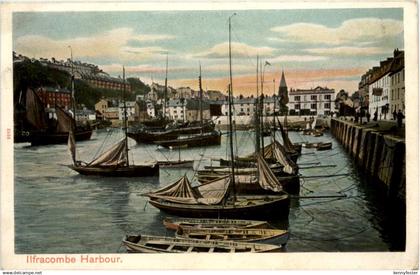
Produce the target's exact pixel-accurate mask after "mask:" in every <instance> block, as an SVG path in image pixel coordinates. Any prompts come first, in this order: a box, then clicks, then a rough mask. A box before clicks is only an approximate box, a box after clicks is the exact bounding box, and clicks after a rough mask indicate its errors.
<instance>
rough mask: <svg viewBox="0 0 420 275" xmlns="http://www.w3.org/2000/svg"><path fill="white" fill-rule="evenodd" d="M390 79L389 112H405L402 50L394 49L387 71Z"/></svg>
mask: <svg viewBox="0 0 420 275" xmlns="http://www.w3.org/2000/svg"><path fill="white" fill-rule="evenodd" d="M389 78H390V79H391V86H390V89H391V95H390V103H389V104H390V109H389V111H390V113H392V112H394V111H395V112H398V110H401V112H403V113H405V66H404V51H398V50H396V51H394V60H393V62H392V65H391V70H390V73H389Z"/></svg>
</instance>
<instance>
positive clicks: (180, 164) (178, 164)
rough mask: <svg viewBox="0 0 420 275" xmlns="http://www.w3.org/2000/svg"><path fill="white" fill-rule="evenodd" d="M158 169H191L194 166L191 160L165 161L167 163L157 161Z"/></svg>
mask: <svg viewBox="0 0 420 275" xmlns="http://www.w3.org/2000/svg"><path fill="white" fill-rule="evenodd" d="M158 164H159V166H160V167H164V168H191V167H193V166H194V161H193V160H180V161H178V160H173V161H171V160H167V161H158Z"/></svg>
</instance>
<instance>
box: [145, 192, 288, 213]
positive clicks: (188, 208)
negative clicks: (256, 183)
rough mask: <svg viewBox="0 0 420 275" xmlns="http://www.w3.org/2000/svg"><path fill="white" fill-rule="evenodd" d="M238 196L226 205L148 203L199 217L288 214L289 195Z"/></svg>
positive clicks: (156, 201)
mask: <svg viewBox="0 0 420 275" xmlns="http://www.w3.org/2000/svg"><path fill="white" fill-rule="evenodd" d="M240 198H241V197H239V196H238V201H239V203H235V205H233V204H232V203H227V204H226V205H201V204H194V205H192V204H181V203H173V202H168V201H164V200H159V199H150V200H149V203H150V204H151V205H153V206H154V207H156V208H158V209H160V210H161V211H163V212H166V213H168V214H172V215H176V216H182V217H199V218H245V219H249V218H258V219H260V218H264V217H267V218H270V219H273V218H280V217H282V218H284V217H287V216H288V215H289V203H290V200H289V196H288V195H286V194H283V195H277V196H249V197H246V198H244V197H242V198H243V200H241V199H240Z"/></svg>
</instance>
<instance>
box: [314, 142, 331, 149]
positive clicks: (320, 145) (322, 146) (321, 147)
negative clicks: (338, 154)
mask: <svg viewBox="0 0 420 275" xmlns="http://www.w3.org/2000/svg"><path fill="white" fill-rule="evenodd" d="M331 148H332V143H331V142H329V143H321V144H318V146H317V147H316V150H318V151H324V150H330V149H331Z"/></svg>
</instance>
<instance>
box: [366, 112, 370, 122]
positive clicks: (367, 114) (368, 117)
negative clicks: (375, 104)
mask: <svg viewBox="0 0 420 275" xmlns="http://www.w3.org/2000/svg"><path fill="white" fill-rule="evenodd" d="M366 119H367V122H369V121H370V113H369V110H366Z"/></svg>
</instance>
